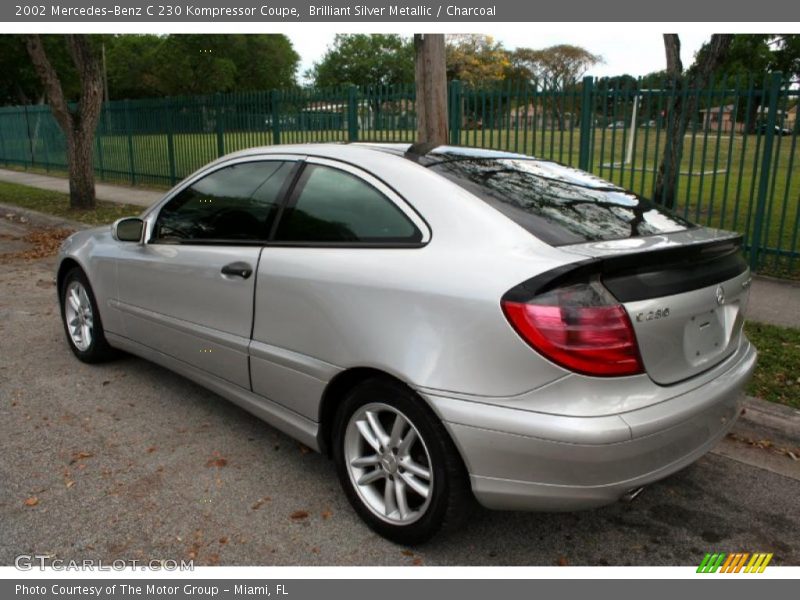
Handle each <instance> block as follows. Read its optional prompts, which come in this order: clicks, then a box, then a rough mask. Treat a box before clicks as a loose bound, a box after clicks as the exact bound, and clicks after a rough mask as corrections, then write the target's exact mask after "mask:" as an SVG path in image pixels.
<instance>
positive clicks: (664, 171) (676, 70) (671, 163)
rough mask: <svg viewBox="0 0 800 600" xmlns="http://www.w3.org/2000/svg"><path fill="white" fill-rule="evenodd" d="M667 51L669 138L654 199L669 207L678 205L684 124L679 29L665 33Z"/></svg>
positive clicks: (657, 176) (667, 121) (656, 183)
mask: <svg viewBox="0 0 800 600" xmlns="http://www.w3.org/2000/svg"><path fill="white" fill-rule="evenodd" d="M664 51H665V52H666V55H667V77H669V78H670V80H671V81H670V83H671V86H672V90H671V91H672V96H671V97H670V99H669V101H668V102H667V106H666V109H665V110H666V112H667V114H666V117H667V119H666V123H667V127H666V139H665V142H664V156H663V158H662V159H661V164H660V165H659V166H658V173H657V174H656V182H655V187H654V188H653V200H654V201H655V202H657V203H658V204H663V205H664V206H666V207H667V208H674V207H675V196H676V191H677V190H676V188H677V184H678V177H679V175H680V164H681V152H682V150H683V135H684V131H682V129H685V126H684V127H683V128H682V127H681V125H680V124H681V122H682V121H683V119H681V113H682V112H683V94H684V88H683V83H684V82H683V63H682V62H681V40H680V38H679V37H678V34H676V33H665V34H664Z"/></svg>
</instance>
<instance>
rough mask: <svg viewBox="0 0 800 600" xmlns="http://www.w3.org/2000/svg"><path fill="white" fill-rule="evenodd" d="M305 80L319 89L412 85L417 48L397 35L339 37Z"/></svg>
mask: <svg viewBox="0 0 800 600" xmlns="http://www.w3.org/2000/svg"><path fill="white" fill-rule="evenodd" d="M306 76H307V77H309V78H310V79H311V80H312V81H313V83H314V85H315V86H317V87H333V86H339V85H359V86H367V85H387V84H396V83H411V82H413V81H414V46H413V44H412V42H411V39H409V38H403V37H402V36H399V35H395V34H374V35H368V34H363V33H359V34H355V35H341V34H340V35H337V36H336V38H335V39H334V42H333V45H332V46H331V47H329V48H328V51H327V52H326V53H325V55H324V56H323V57H322V59H321V60H320V61H319V62H318V63H315V64H314V66H313V67H312V68H311V69H309V71H308V72H307V73H306Z"/></svg>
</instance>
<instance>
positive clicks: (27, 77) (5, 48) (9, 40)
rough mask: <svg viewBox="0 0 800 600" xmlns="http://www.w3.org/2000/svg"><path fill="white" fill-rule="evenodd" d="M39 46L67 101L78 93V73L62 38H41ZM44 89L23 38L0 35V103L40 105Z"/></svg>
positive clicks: (55, 36) (57, 36) (49, 36)
mask: <svg viewBox="0 0 800 600" xmlns="http://www.w3.org/2000/svg"><path fill="white" fill-rule="evenodd" d="M41 39H42V44H43V45H44V48H45V50H46V51H47V56H48V57H49V59H50V63H51V64H52V65H53V68H54V69H55V70H56V72H57V73H58V74H59V77H60V78H61V85H62V88H63V89H64V95H65V96H66V97H67V99H68V100H70V101H72V100H75V99H77V97H78V95H79V94H80V85H79V83H78V74H77V72H76V71H75V66H74V65H73V63H72V58H71V57H70V54H69V52H68V50H67V46H66V44H65V43H64V38H63V36H60V35H43V36H41ZM43 101H44V88H43V87H42V82H41V80H40V79H39V76H38V75H37V73H36V70H35V69H34V67H33V64H32V63H31V61H30V57H29V56H28V51H27V48H26V42H25V36H24V35H0V104H2V105H18V104H40V103H41V102H43Z"/></svg>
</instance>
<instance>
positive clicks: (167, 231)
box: [151, 160, 293, 243]
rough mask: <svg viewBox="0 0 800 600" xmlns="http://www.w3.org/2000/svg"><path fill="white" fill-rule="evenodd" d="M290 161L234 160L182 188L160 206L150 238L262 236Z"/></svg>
mask: <svg viewBox="0 0 800 600" xmlns="http://www.w3.org/2000/svg"><path fill="white" fill-rule="evenodd" d="M292 166H293V163H291V162H284V161H277V160H275V161H258V162H248V163H238V164H235V165H231V166H229V167H224V168H222V169H220V170H218V171H214V172H213V173H211V174H210V175H207V176H206V177H203V178H202V179H200V180H199V181H196V182H195V183H193V184H192V185H190V186H189V187H187V188H185V189H183V190H181V191H180V192H179V193H178V194H177V195H176V196H175V197H174V198H172V199H171V200H170V201H169V202H168V203H167V204H166V205H165V206H164V207H163V208H162V209H161V212H160V213H159V215H158V219H157V220H156V224H155V228H154V232H153V237H152V239H151V241H153V242H162V243H170V242H172V243H191V242H197V243H203V242H212V241H213V242H236V241H238V240H245V241H254V240H255V241H257V240H266V239H267V237H268V235H269V231H270V227H271V225H272V222H273V221H274V219H275V214H276V213H277V210H278V203H279V202H280V192H281V189H282V188H283V185H284V183H285V182H286V178H287V177H288V176H289V173H290V171H291V170H292Z"/></svg>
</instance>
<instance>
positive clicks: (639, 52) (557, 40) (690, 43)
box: [287, 23, 711, 81]
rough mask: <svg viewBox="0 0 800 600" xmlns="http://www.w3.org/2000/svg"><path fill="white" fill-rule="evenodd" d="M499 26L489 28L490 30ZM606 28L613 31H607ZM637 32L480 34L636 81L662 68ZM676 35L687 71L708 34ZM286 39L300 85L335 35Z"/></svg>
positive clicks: (621, 27) (655, 37)
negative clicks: (586, 61) (564, 49)
mask: <svg viewBox="0 0 800 600" xmlns="http://www.w3.org/2000/svg"><path fill="white" fill-rule="evenodd" d="M500 26H502V25H500ZM500 26H498V25H493V26H491V28H492V29H494V28H497V27H500ZM609 27H611V28H614V29H616V31H609ZM637 29H639V28H638V27H637V24H636V23H629V24H624V23H619V24H603V25H601V26H598V27H597V28H596V31H589V30H586V29H582V30H581V31H580V32H579V33H572V34H570V33H558V32H552V33H550V32H546V31H536V32H535V33H531V32H530V31H524V30H521V29H519V28H513V29H508V30H505V31H504V32H497V31H496V30H495V31H492V30H490V29H489V28H487V30H486V31H482V32H480V33H486V34H487V35H491V36H492V37H494V38H495V39H496V40H498V41H500V42H502V43H503V45H504V46H505V47H506V48H508V49H511V50H513V49H514V48H517V47H520V46H524V47H529V48H546V47H548V46H554V45H556V44H573V45H576V46H583V47H584V48H586V49H587V50H588V51H589V52H592V53H594V54H599V55H601V56H602V57H603V59H604V61H605V62H604V63H603V64H600V65H597V66H595V67H593V68H592V69H591V70H590V71H588V72H587V73H586V74H587V75H594V76H598V77H602V76H609V75H622V74H628V75H633V76H634V77H636V76H639V75H646V74H647V73H651V72H653V71H660V70H663V69H664V68H665V67H666V59H665V58H664V43H663V38H662V37H661V35H660V34H658V33H655V32H653V31H640V30H639V31H637ZM677 33H678V34H679V35H680V38H681V58H682V60H683V64H684V67H688V66H689V65H690V64H691V63H692V61H693V60H694V53H695V52H697V50H699V49H700V46H702V44H703V42H705V41H707V40H708V38H709V37H710V35H711V34H710V33H705V32H700V31H697V30H696V29H695V30H692V31H684V32H681V31H680V30H679V31H677ZM287 35H288V37H289V39H291V40H292V44H294V48H295V50H296V51H297V53H298V54H299V55H300V57H301V61H300V68H299V69H298V71H297V73H298V76H299V78H300V79H301V81H304V80H303V73H305V71H306V70H308V69H309V68H310V67H311V66H312V65H313V64H314V62H316V61H319V60H320V59H321V58H322V56H323V55H324V54H325V51H326V49H327V48H328V46H329V45H331V44H332V43H333V38H334V36H335V32H331V33H323V32H319V31H318V32H316V33H315V35H308V34H303V33H287Z"/></svg>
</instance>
